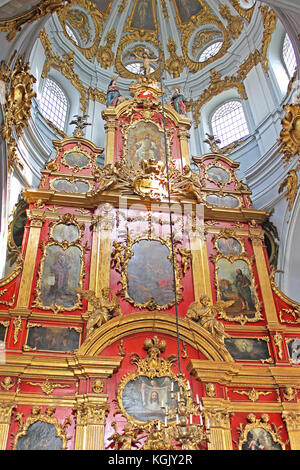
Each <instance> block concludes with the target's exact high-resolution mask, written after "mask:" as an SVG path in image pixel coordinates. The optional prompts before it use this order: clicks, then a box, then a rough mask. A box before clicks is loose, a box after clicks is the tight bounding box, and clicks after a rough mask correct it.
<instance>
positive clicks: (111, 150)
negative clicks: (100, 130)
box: [104, 121, 116, 165]
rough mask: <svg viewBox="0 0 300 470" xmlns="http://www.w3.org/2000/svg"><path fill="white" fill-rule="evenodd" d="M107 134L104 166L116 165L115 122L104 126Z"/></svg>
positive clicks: (109, 122)
mask: <svg viewBox="0 0 300 470" xmlns="http://www.w3.org/2000/svg"><path fill="white" fill-rule="evenodd" d="M104 129H105V132H106V144H105V158H104V164H105V165H107V164H108V163H114V154H115V131H116V125H115V122H114V121H108V122H107V123H106V124H105V126H104Z"/></svg>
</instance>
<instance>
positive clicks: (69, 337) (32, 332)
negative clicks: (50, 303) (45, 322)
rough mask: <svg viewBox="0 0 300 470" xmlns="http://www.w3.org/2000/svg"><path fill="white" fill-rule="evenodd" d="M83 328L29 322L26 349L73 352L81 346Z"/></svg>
mask: <svg viewBox="0 0 300 470" xmlns="http://www.w3.org/2000/svg"><path fill="white" fill-rule="evenodd" d="M80 333H81V330H80V329H78V328H59V327H53V326H51V327H50V326H42V325H36V324H33V325H31V324H29V326H28V332H27V339H26V349H27V350H38V351H57V352H73V351H74V350H75V349H78V348H79V343H80Z"/></svg>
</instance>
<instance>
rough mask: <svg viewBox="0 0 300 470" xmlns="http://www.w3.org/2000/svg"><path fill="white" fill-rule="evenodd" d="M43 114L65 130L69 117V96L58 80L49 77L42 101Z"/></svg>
mask: <svg viewBox="0 0 300 470" xmlns="http://www.w3.org/2000/svg"><path fill="white" fill-rule="evenodd" d="M40 108H41V113H42V115H43V116H44V117H45V118H46V119H48V120H49V121H51V122H52V123H53V124H54V125H55V126H56V127H58V128H59V129H61V130H63V129H64V127H65V121H66V117H67V110H68V102H67V98H66V96H65V94H64V92H63V91H62V89H61V88H60V86H58V85H57V83H56V82H54V81H53V80H50V79H49V78H47V80H46V82H45V85H44V88H43V92H42V98H41V101H40Z"/></svg>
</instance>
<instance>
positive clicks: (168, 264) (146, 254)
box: [122, 239, 182, 310]
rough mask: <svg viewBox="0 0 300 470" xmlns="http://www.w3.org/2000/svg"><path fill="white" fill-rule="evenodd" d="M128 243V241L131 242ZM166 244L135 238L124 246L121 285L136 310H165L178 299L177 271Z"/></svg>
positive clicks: (178, 276) (179, 297) (159, 241)
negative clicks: (123, 267)
mask: <svg viewBox="0 0 300 470" xmlns="http://www.w3.org/2000/svg"><path fill="white" fill-rule="evenodd" d="M131 242H132V241H131ZM169 245H170V243H168V241H165V242H164V241H162V240H155V239H139V240H137V241H134V242H132V244H130V249H128V248H129V247H127V251H126V253H127V255H126V259H125V269H124V270H122V284H123V292H124V293H125V298H126V300H128V301H129V302H131V303H133V304H134V305H135V306H136V307H139V308H148V309H158V310H161V309H166V308H169V307H170V306H173V305H174V304H175V287H176V290H177V300H179V301H180V300H181V299H182V294H181V292H180V289H181V288H182V287H181V286H180V283H179V279H180V271H179V268H178V266H175V282H176V286H174V270H173V263H172V259H171V250H170V246H169Z"/></svg>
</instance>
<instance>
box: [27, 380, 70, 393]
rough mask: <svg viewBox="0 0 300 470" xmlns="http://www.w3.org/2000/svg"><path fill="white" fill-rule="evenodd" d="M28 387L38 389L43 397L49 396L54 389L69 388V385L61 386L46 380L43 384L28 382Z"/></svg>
mask: <svg viewBox="0 0 300 470" xmlns="http://www.w3.org/2000/svg"><path fill="white" fill-rule="evenodd" d="M28 384H29V385H33V386H34V387H40V388H41V390H42V391H43V393H45V395H51V393H53V392H54V390H55V389H56V388H69V385H62V384H58V383H52V382H50V381H49V379H46V380H45V382H42V383H39V382H28Z"/></svg>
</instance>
